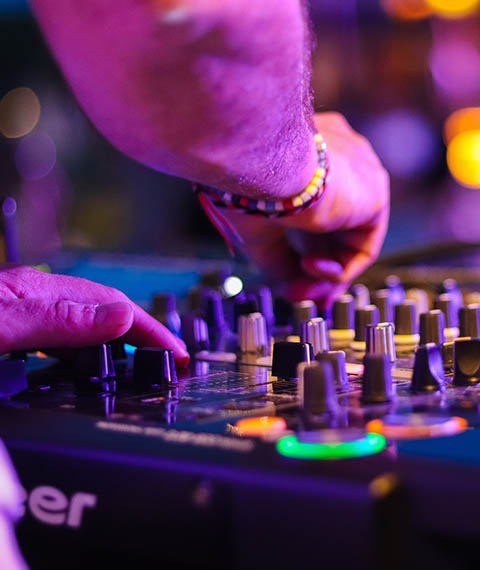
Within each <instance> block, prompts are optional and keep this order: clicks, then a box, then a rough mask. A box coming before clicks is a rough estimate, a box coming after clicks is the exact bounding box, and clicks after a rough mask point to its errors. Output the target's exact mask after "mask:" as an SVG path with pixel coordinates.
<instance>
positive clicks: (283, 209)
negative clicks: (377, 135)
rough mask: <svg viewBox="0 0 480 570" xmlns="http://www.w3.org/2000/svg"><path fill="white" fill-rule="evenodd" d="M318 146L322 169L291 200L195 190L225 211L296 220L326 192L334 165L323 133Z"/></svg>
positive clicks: (317, 138)
mask: <svg viewBox="0 0 480 570" xmlns="http://www.w3.org/2000/svg"><path fill="white" fill-rule="evenodd" d="M315 144H316V146H317V157H318V166H317V168H316V169H315V172H314V174H313V178H312V180H311V181H310V182H309V183H308V184H307V186H306V187H305V188H304V189H303V190H302V191H301V192H299V193H298V194H296V195H295V196H292V197H290V198H281V199H279V200H259V199H255V198H247V197H245V196H240V195H239V194H232V193H230V192H225V191H223V190H217V189H216V188H212V187H211V186H203V185H201V184H194V185H193V189H194V191H195V193H196V194H197V195H198V196H199V197H200V196H201V195H203V196H207V197H208V198H210V200H211V201H212V202H213V203H214V204H215V205H216V206H219V207H221V208H228V209H235V210H241V211H243V212H244V213H245V214H250V215H254V216H255V215H260V216H265V217H268V218H279V217H282V216H292V215H294V214H297V213H298V212H300V211H302V210H304V209H305V208H308V207H309V206H311V205H312V204H313V203H315V202H316V201H317V200H319V198H321V196H323V193H324V192H325V188H326V185H327V177H328V171H329V167H330V164H329V161H328V153H327V145H326V143H325V141H324V140H323V137H322V135H320V134H319V133H316V134H315ZM202 203H203V201H202Z"/></svg>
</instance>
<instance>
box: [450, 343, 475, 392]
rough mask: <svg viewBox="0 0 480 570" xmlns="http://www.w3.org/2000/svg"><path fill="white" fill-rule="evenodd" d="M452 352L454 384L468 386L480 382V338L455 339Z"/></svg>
mask: <svg viewBox="0 0 480 570" xmlns="http://www.w3.org/2000/svg"><path fill="white" fill-rule="evenodd" d="M453 354H454V361H455V363H454V369H453V383H454V384H455V386H469V385H471V384H477V383H478V382H480V339H478V338H471V339H469V338H467V339H463V338H462V339H458V340H456V341H455V347H454V350H453Z"/></svg>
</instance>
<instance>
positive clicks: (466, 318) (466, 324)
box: [458, 304, 480, 338]
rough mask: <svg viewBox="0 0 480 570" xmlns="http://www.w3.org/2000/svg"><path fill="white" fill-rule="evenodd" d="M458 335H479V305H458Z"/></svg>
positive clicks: (474, 336)
mask: <svg viewBox="0 0 480 570" xmlns="http://www.w3.org/2000/svg"><path fill="white" fill-rule="evenodd" d="M458 316H459V320H460V336H470V337H472V338H478V337H479V336H480V305H477V304H472V305H465V306H464V307H460V311H459V312H458Z"/></svg>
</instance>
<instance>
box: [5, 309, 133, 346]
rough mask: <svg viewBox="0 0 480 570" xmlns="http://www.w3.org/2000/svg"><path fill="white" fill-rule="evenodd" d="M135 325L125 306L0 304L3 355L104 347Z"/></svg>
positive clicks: (131, 311)
mask: <svg viewBox="0 0 480 570" xmlns="http://www.w3.org/2000/svg"><path fill="white" fill-rule="evenodd" d="M132 322H133V310H132V307H131V306H130V305H129V304H128V303H125V302H116V303H108V304H105V305H93V304H84V303H75V302H73V301H65V300H62V301H56V302H54V303H52V302H48V301H45V300H43V299H15V300H8V301H1V302H0V353H4V352H10V351H11V350H26V349H32V348H53V347H80V346H89V345H94V344H101V343H103V342H107V341H109V340H112V339H114V338H117V337H119V336H121V335H122V334H124V333H126V332H127V331H128V330H129V329H130V327H131V326H132Z"/></svg>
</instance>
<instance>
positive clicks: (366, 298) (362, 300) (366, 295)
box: [350, 283, 370, 309]
mask: <svg viewBox="0 0 480 570" xmlns="http://www.w3.org/2000/svg"><path fill="white" fill-rule="evenodd" d="M350 293H351V294H352V296H353V298H354V301H355V309H363V308H364V307H366V306H367V305H369V304H370V292H369V291H368V288H367V287H366V286H365V285H363V283H355V285H352V286H351V287H350Z"/></svg>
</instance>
